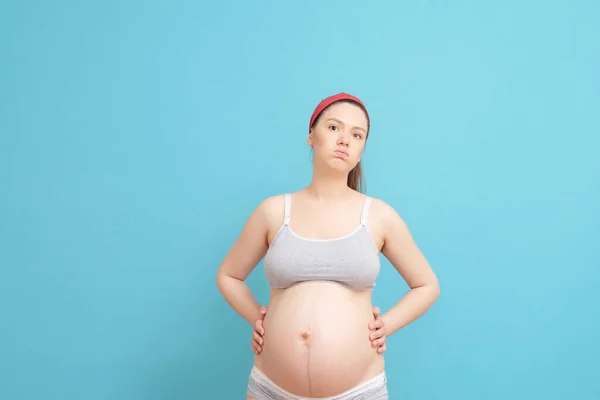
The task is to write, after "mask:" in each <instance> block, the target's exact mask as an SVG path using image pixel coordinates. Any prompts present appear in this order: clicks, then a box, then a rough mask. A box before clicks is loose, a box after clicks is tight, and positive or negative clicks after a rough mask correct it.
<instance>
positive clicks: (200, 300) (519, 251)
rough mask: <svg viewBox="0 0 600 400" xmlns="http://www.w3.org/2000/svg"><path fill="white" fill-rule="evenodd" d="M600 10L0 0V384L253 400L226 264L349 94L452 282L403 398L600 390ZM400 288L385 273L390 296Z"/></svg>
mask: <svg viewBox="0 0 600 400" xmlns="http://www.w3.org/2000/svg"><path fill="white" fill-rule="evenodd" d="M599 4H600V3H598V2H595V1H591V0H590V1H562V2H559V1H550V2H549V1H504V2H481V1H454V2H442V1H410V2H409V1H404V2H393V1H380V2H372V3H371V4H367V2H364V1H353V2H349V1H316V0H315V1H302V2H275V1H270V2H267V1H258V2H244V1H235V2H234V1H222V2H198V1H166V0H165V1H103V2H75V1H54V2H42V1H32V0H28V1H19V2H17V1H14V2H8V1H7V2H4V3H3V4H2V6H1V8H0V51H1V54H0V57H1V58H0V60H1V63H0V134H1V136H0V193H1V195H0V246H1V249H0V250H1V251H0V265H1V275H0V315H1V321H2V322H1V329H0V381H1V382H0V398H1V399H3V400H4V399H6V400H13V399H14V400H17V399H27V400H30V399H31V400H33V399H36V400H37V399H60V400H70V399H86V400H95V399H111V400H138V399H139V400H154V399H169V400H170V399H178V400H179V399H181V400H185V399H208V398H210V399H225V400H229V399H242V398H245V397H244V396H245V386H246V382H247V376H248V373H249V370H250V367H251V364H252V357H253V354H252V352H251V350H250V327H249V326H248V325H247V324H246V323H245V322H244V321H243V320H242V319H241V318H239V317H238V316H237V315H236V314H235V313H234V312H233V311H232V310H231V309H230V308H229V307H228V306H227V305H226V304H225V302H224V300H223V299H222V298H221V297H220V295H219V294H218V291H217V288H216V285H215V271H216V269H217V267H218V266H219V263H220V261H221V260H222V258H223V257H224V255H225V253H226V252H227V250H228V248H229V246H230V245H231V244H232V243H233V241H234V240H235V238H236V237H237V235H238V233H239V231H240V229H241V227H242V225H243V223H244V221H245V219H246V218H247V217H248V215H249V213H250V212H251V211H252V210H253V209H254V207H256V206H257V204H258V203H259V202H260V201H261V200H262V199H264V198H265V197H267V196H271V195H274V194H278V193H283V192H287V191H293V190H297V189H300V188H301V187H303V186H304V185H306V184H308V183H309V179H310V174H311V163H310V152H309V149H308V147H307V146H306V134H307V124H308V118H309V116H310V113H311V112H312V110H313V108H314V106H315V105H316V104H317V102H318V101H320V100H321V99H322V98H324V97H326V96H328V95H330V94H333V93H337V92H340V91H346V92H350V93H353V94H356V95H358V96H359V97H361V98H362V99H363V100H364V101H365V102H366V104H367V105H368V107H369V110H370V113H371V115H372V118H373V126H372V134H371V137H370V139H369V143H368V145H367V150H366V153H365V157H364V164H365V170H366V177H367V193H368V194H370V195H372V196H376V197H379V198H381V199H383V200H385V201H386V202H388V203H390V204H391V205H392V206H393V207H395V208H396V210H397V211H398V212H399V213H400V214H401V215H402V216H403V217H404V219H405V220H406V222H407V223H408V225H409V227H410V229H411V231H412V232H413V235H414V236H415V239H416V241H417V242H418V244H419V245H420V247H421V248H422V250H423V252H424V253H425V254H426V256H427V257H428V259H429V260H430V262H431V264H432V266H433V268H434V269H435V271H436V272H437V274H438V276H439V279H440V282H441V286H442V295H441V297H440V299H439V301H438V302H437V303H436V305H435V306H434V307H433V308H432V309H431V310H430V311H429V312H428V313H427V314H426V315H425V316H424V317H423V318H421V319H420V320H418V321H417V322H415V323H414V324H412V325H410V326H409V327H407V328H406V329H404V330H402V331H400V332H399V333H397V334H396V335H394V336H392V337H390V338H389V343H388V351H387V353H386V354H387V356H386V359H387V370H388V374H389V390H390V394H391V399H461V400H466V399H546V400H547V399H575V398H576V399H578V400H583V399H598V398H600V384H599V383H597V382H596V383H594V379H597V378H598V376H600V361H599V359H600V343H599V339H600V317H599V315H600V312H599V311H598V306H599V305H600V301H599V300H598V296H597V295H594V294H593V290H595V289H596V288H597V287H598V285H599V284H600V256H599V254H598V241H599V239H600V227H599V226H600V211H599V209H600V206H599V205H600V161H599V160H598V159H597V158H595V157H596V153H597V152H598V149H600V139H599V136H600V135H599V134H600V76H599V75H600V74H599V73H598V72H599V71H600V45H599V41H598V38H600V18H599V15H600V5H599ZM248 282H249V285H250V286H251V288H252V290H253V291H254V293H255V295H256V296H257V298H258V299H259V300H260V301H261V303H263V304H264V303H265V302H266V301H267V300H268V287H267V285H266V283H265V279H264V275H263V271H262V265H260V266H259V267H258V268H257V269H256V270H255V272H254V273H253V274H252V275H251V277H250V278H249V281H248ZM406 289H407V287H406V285H405V283H404V282H403V281H402V279H401V278H400V277H399V275H398V274H397V273H396V272H395V270H394V269H393V268H392V267H391V266H390V265H389V263H387V262H384V264H383V268H382V273H381V277H380V280H379V283H378V286H377V288H376V290H375V293H374V303H375V304H376V305H378V306H379V307H381V308H382V309H383V310H384V311H385V310H387V309H388V308H389V307H391V306H392V305H393V304H394V303H395V302H396V301H398V300H399V299H400V297H401V296H402V295H403V294H404V293H405V292H406Z"/></svg>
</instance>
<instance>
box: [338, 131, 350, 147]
mask: <svg viewBox="0 0 600 400" xmlns="http://www.w3.org/2000/svg"><path fill="white" fill-rule="evenodd" d="M349 142H350V138H349V137H348V135H347V134H346V133H344V132H342V133H341V134H340V136H339V138H338V144H341V145H344V146H348V143H349Z"/></svg>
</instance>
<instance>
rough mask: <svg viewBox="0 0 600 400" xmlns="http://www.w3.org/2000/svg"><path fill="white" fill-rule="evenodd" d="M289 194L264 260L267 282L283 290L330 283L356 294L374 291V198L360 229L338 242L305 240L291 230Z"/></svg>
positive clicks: (368, 200) (376, 257)
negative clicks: (370, 224)
mask: <svg viewBox="0 0 600 400" xmlns="http://www.w3.org/2000/svg"><path fill="white" fill-rule="evenodd" d="M290 203H291V196H290V194H289V193H288V194H286V195H285V209H284V222H283V225H282V226H281V228H280V229H279V231H278V232H277V235H275V238H274V239H273V242H272V243H271V245H270V247H269V249H268V251H267V253H266V254H265V257H264V271H265V275H266V277H267V281H268V282H269V284H270V285H271V287H272V288H274V289H283V288H288V287H290V286H293V285H296V284H298V283H301V282H308V281H330V282H336V283H339V284H341V285H344V286H346V287H348V288H351V289H354V290H371V289H373V287H374V286H375V280H376V279H377V276H378V275H379V268H380V262H379V251H378V249H377V247H376V246H375V243H374V242H373V239H372V238H371V235H370V233H369V231H368V229H367V217H368V215H369V206H370V204H371V198H370V197H367V198H366V199H365V202H364V206H363V212H362V215H361V218H360V225H359V226H358V227H357V228H356V229H355V230H354V231H353V232H352V233H350V234H348V235H345V236H342V237H339V238H335V239H306V238H303V237H301V236H299V235H298V234H296V233H295V232H294V231H293V230H292V228H291V227H290Z"/></svg>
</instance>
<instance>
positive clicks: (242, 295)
mask: <svg viewBox="0 0 600 400" xmlns="http://www.w3.org/2000/svg"><path fill="white" fill-rule="evenodd" d="M217 287H218V288H219V292H220V293H221V295H222V296H223V298H224V299H225V301H226V302H227V303H228V304H229V305H230V306H231V308H233V309H234V310H235V311H236V312H237V313H238V314H239V315H240V316H241V317H242V318H244V319H245V320H246V322H248V323H249V324H250V325H252V326H254V324H255V322H256V321H257V320H258V318H259V316H260V304H259V303H258V301H256V299H255V298H254V295H252V292H251V291H250V288H249V287H248V285H247V284H246V282H244V281H241V280H239V279H236V278H233V277H231V276H227V275H221V274H219V275H217Z"/></svg>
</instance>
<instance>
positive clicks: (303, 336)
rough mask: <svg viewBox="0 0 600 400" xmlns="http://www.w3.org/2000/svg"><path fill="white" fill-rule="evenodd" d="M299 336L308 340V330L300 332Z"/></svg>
mask: <svg viewBox="0 0 600 400" xmlns="http://www.w3.org/2000/svg"><path fill="white" fill-rule="evenodd" d="M300 336H302V339H303V340H308V339H309V338H310V332H309V331H305V332H302V333H301V334H300Z"/></svg>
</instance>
